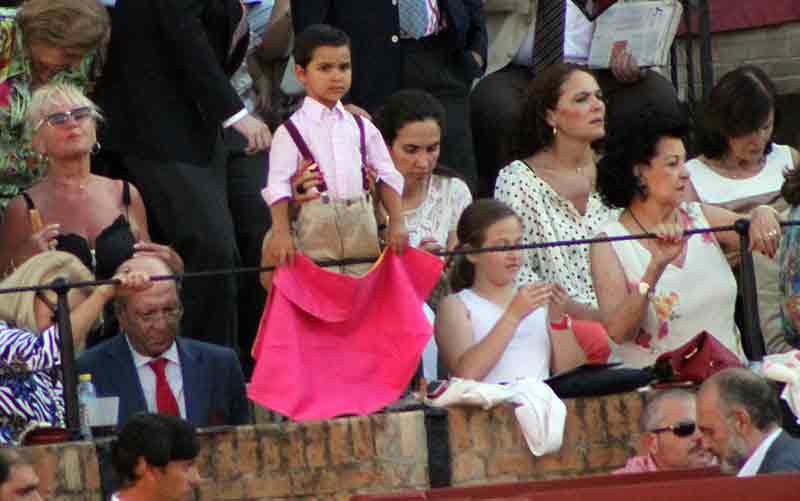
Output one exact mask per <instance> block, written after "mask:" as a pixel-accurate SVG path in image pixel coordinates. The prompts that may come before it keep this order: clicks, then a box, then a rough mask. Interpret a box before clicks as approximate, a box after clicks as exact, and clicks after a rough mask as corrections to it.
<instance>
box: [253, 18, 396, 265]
mask: <svg viewBox="0 0 800 501" xmlns="http://www.w3.org/2000/svg"><path fill="white" fill-rule="evenodd" d="M294 59H295V74H296V75H297V79H298V80H299V81H300V82H301V83H302V84H303V86H304V87H305V89H306V98H305V100H304V101H303V105H302V106H301V107H300V109H299V110H298V111H297V112H295V113H294V114H293V115H292V116H291V118H290V119H289V120H287V121H286V123H284V124H283V125H282V126H281V127H279V128H278V129H277V131H276V132H275V136H274V138H273V141H272V149H271V151H270V156H269V165H270V169H269V177H268V179H267V187H266V188H265V189H264V190H263V192H262V194H263V196H264V199H265V200H266V201H267V204H268V205H269V206H270V211H271V213H272V232H271V233H272V235H271V237H268V238H269V240H268V241H267V242H265V243H266V246H265V248H264V254H265V255H264V256H263V259H262V261H263V262H272V263H276V264H278V266H281V265H283V264H284V263H286V262H287V261H288V262H290V263H291V262H292V261H293V258H294V253H295V243H296V244H297V246H298V248H299V249H298V250H299V251H300V252H302V253H303V254H305V255H306V256H308V257H309V258H311V259H314V260H330V259H343V258H353V257H372V256H377V255H378V254H379V253H380V247H379V245H378V235H377V224H376V221H375V213H374V210H373V205H372V201H371V199H370V196H369V193H368V188H369V180H368V175H367V168H370V169H372V170H373V172H374V173H375V175H376V176H377V179H376V190H377V191H378V192H379V194H380V198H381V200H382V202H383V205H384V207H385V208H386V210H387V212H388V213H389V227H388V233H387V244H388V245H389V246H391V247H392V249H393V250H394V251H395V252H398V253H400V252H402V251H403V250H404V248H405V246H406V245H407V242H408V233H407V231H406V228H405V223H404V221H403V218H402V203H401V195H402V192H403V177H402V175H401V174H400V173H399V172H398V171H397V169H395V167H394V164H393V163H392V160H391V158H390V156H389V151H388V150H387V148H386V143H385V142H384V140H383V138H382V137H381V134H380V132H378V129H377V128H376V127H375V126H374V125H372V123H370V122H369V121H368V120H366V119H363V118H361V117H356V116H354V115H352V114H350V113H349V112H348V111H346V110H345V109H344V106H343V105H342V103H341V101H340V99H341V97H342V96H344V95H345V94H346V93H347V92H348V90H349V89H350V83H351V78H352V75H351V63H350V39H349V38H348V36H347V34H346V33H344V32H343V31H341V30H339V29H336V28H333V27H331V26H327V25H321V24H318V25H313V26H309V27H308V28H307V29H306V30H305V31H304V32H303V33H301V34H300V35H299V36H298V37H297V39H296V40H295V47H294ZM309 163H311V167H310V168H311V169H316V171H317V173H318V174H319V176H320V178H321V185H320V186H319V187H318V188H316V190H317V191H318V193H317V194H316V198H315V199H313V200H311V201H308V202H305V203H303V205H302V206H301V207H300V213H299V215H298V216H297V220H296V221H295V222H294V228H293V230H294V231H292V228H291V221H290V202H291V199H292V186H291V184H292V178H293V176H295V175H296V174H297V173H298V172H300V171H301V170H302V169H305V168H306V166H307V165H308V164H309ZM370 267H371V265H369V264H366V265H353V266H344V267H341V268H340V269H339V270H337V271H340V272H341V273H346V274H351V275H361V274H363V273H365V272H366V271H368V270H369V269H370ZM332 269H333V268H332ZM334 270H335V269H334Z"/></svg>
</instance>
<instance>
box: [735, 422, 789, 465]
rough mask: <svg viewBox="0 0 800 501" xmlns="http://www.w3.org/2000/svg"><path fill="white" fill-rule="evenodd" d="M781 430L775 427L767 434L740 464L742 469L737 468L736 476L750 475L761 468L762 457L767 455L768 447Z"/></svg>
mask: <svg viewBox="0 0 800 501" xmlns="http://www.w3.org/2000/svg"><path fill="white" fill-rule="evenodd" d="M782 431H783V430H782V429H781V427H780V426H779V427H777V428H776V429H775V431H773V432H772V433H770V434H769V435H767V436H766V437H765V438H764V440H762V441H761V443H760V444H758V447H756V450H754V451H753V453H752V454H751V455H750V457H749V458H748V459H747V462H746V463H745V464H744V466H742V469H741V470H739V473H738V474H737V475H736V476H737V477H752V476H753V475H755V474H757V473H758V470H759V469H761V463H763V462H764V457H765V456H766V455H767V451H768V450H769V448H770V447H772V443H773V442H775V440H777V439H778V435H780V434H781V432H782Z"/></svg>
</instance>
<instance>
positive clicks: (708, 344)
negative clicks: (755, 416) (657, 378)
mask: <svg viewBox="0 0 800 501" xmlns="http://www.w3.org/2000/svg"><path fill="white" fill-rule="evenodd" d="M729 367H744V365H743V364H742V361H741V360H739V357H738V356H736V354H735V353H733V352H732V351H731V350H729V349H728V348H726V347H725V346H724V345H723V344H722V343H720V342H719V341H717V339H716V338H715V337H714V336H713V335H711V334H710V333H708V332H706V331H703V332H701V333H700V334H698V335H696V336H695V337H693V338H692V339H690V340H689V342H687V343H686V344H684V345H683V346H681V347H680V348H678V349H676V350H672V351H668V352H666V353H662V354H661V355H660V356H659V357H658V359H656V364H655V369H656V373H657V374H660V375H662V377H661V380H662V381H664V382H669V383H685V382H690V383H695V384H699V383H702V382H703V381H705V380H706V379H708V378H709V377H711V376H712V375H713V374H716V373H717V372H719V371H721V370H723V369H727V368H729Z"/></svg>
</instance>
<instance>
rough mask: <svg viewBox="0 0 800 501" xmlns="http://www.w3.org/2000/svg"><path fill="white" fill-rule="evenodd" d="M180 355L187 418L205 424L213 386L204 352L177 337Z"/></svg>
mask: <svg viewBox="0 0 800 501" xmlns="http://www.w3.org/2000/svg"><path fill="white" fill-rule="evenodd" d="M175 342H176V343H177V344H178V355H179V356H180V357H181V374H182V376H183V398H184V401H185V403H186V418H187V420H188V421H189V422H191V423H192V424H194V425H195V426H205V425H206V422H207V421H208V410H209V406H210V402H211V388H210V386H209V384H208V383H209V380H208V378H207V377H205V374H206V373H207V369H206V360H205V357H204V356H203V353H202V352H201V351H199V350H195V349H193V348H192V345H191V344H190V343H186V342H183V341H182V340H181V339H180V338H177V339H176V340H175Z"/></svg>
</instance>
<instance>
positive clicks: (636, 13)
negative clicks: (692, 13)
mask: <svg viewBox="0 0 800 501" xmlns="http://www.w3.org/2000/svg"><path fill="white" fill-rule="evenodd" d="M682 14H683V5H681V3H680V2H679V1H678V0H642V1H634V2H617V3H615V4H613V5H612V6H611V7H609V8H608V10H606V11H605V12H603V14H602V15H601V16H599V17H598V18H597V19H596V20H595V30H594V35H593V36H592V44H591V48H590V51H589V67H590V68H608V67H609V64H610V62H611V59H612V57H613V56H614V55H615V54H616V53H617V52H621V51H623V50H625V51H627V52H630V53H631V54H633V56H634V57H635V58H636V60H637V62H638V63H639V66H664V65H666V64H667V63H668V62H669V50H670V47H671V46H672V41H673V40H675V34H676V33H677V32H678V25H679V24H680V20H681V16H682Z"/></svg>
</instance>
